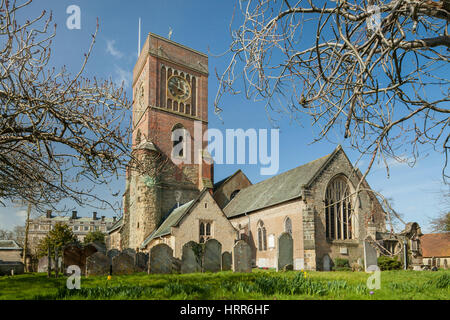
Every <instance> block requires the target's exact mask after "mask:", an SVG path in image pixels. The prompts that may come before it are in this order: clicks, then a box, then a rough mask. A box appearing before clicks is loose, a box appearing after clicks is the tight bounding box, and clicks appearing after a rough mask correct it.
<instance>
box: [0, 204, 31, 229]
mask: <svg viewBox="0 0 450 320" xmlns="http://www.w3.org/2000/svg"><path fill="white" fill-rule="evenodd" d="M26 216H27V211H26V210H23V209H19V208H11V207H1V208H0V229H6V230H13V229H14V227H15V226H19V225H20V226H23V225H25V219H26Z"/></svg>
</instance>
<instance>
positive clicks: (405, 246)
mask: <svg viewBox="0 0 450 320" xmlns="http://www.w3.org/2000/svg"><path fill="white" fill-rule="evenodd" d="M403 251H404V253H403V259H404V261H403V269H404V270H407V269H408V245H407V244H406V241H405V242H403Z"/></svg>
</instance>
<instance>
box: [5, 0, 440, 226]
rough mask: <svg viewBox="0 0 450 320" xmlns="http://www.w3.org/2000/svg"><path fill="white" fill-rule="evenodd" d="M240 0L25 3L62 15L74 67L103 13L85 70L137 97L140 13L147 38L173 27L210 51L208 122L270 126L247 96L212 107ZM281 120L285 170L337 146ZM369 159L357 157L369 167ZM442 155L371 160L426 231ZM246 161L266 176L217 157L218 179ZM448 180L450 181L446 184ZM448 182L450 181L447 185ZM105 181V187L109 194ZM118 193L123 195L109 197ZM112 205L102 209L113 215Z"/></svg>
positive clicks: (31, 10) (34, 10)
mask: <svg viewBox="0 0 450 320" xmlns="http://www.w3.org/2000/svg"><path fill="white" fill-rule="evenodd" d="M73 4H75V5H78V6H79V7H80V9H81V30H69V29H68V28H67V27H66V20H67V18H68V17H69V14H67V13H66V9H67V7H68V6H70V5H73ZM234 4H235V1H231V0H230V1H223V0H184V1H182V0H167V1H153V0H145V1H144V0H133V1H127V2H125V1H118V0H108V1H106V0H104V1H100V0H97V1H92V0H91V1H74V0H69V1H66V0H51V1H50V0H39V1H35V2H34V3H32V5H31V6H29V7H28V8H27V9H26V16H27V18H31V17H34V16H36V15H37V14H38V13H40V12H41V11H42V10H43V9H45V10H47V11H52V13H53V17H54V21H55V22H56V23H57V31H56V33H57V36H56V38H55V40H54V46H53V56H52V64H53V65H55V66H57V67H60V66H63V65H66V66H67V67H68V69H69V71H72V72H76V71H77V70H78V68H79V67H80V66H81V63H82V57H83V56H82V55H83V53H85V52H86V50H87V49H88V46H89V44H90V40H91V36H90V35H91V34H92V33H93V32H94V31H95V26H96V19H97V17H98V18H99V23H100V30H99V33H98V35H97V40H96V44H95V47H94V51H93V54H92V57H91V59H90V61H89V63H88V65H87V69H86V75H88V76H96V77H97V78H112V79H113V80H114V81H116V82H118V83H120V82H122V81H125V84H126V89H127V94H128V97H130V99H131V97H132V90H131V72H132V69H133V66H134V63H135V62H136V59H137V40H138V19H139V17H140V18H141V19H142V42H144V41H145V38H146V34H147V33H148V32H153V33H156V34H159V35H161V36H165V37H166V36H167V35H168V33H169V27H170V28H172V30H173V34H172V40H174V41H176V42H179V43H181V44H183V45H186V46H188V47H191V48H194V49H196V50H199V51H202V52H204V53H207V54H209V55H210V58H209V70H210V77H209V126H210V128H217V129H220V130H223V131H224V130H225V129H227V128H230V129H233V128H243V129H248V128H256V129H260V128H267V129H270V128H271V123H270V122H269V120H268V118H267V115H266V113H265V111H264V109H263V107H264V104H263V103H255V102H252V101H248V100H246V99H245V97H244V96H242V95H238V96H227V97H226V98H225V99H224V100H223V105H222V107H223V112H222V113H221V115H220V118H219V117H217V116H216V115H215V114H214V112H213V111H214V106H213V103H214V98H215V95H216V92H217V86H218V81H217V79H216V77H215V69H216V68H217V70H218V71H221V70H224V67H225V65H226V63H227V62H228V61H227V59H226V58H223V57H218V56H217V55H219V54H220V53H222V52H224V51H225V50H226V48H227V45H228V44H229V42H230V35H229V23H230V21H231V17H232V14H233V10H234ZM273 116H275V117H276V118H277V119H278V122H277V124H278V126H279V128H280V170H279V172H284V171H286V170H289V169H291V168H294V167H296V166H298V165H301V164H304V163H306V162H308V161H312V160H314V159H316V158H319V157H322V156H324V155H326V154H328V153H330V152H332V151H333V150H334V148H335V147H336V144H334V143H328V142H326V141H323V142H319V143H316V144H312V145H311V142H312V134H311V132H312V129H311V127H310V126H309V123H308V120H306V121H304V125H303V126H299V124H298V123H294V122H291V120H290V119H289V117H288V116H283V115H278V114H276V115H273ZM331 134H332V139H333V140H334V142H336V143H341V144H343V145H344V150H345V151H346V152H347V155H348V156H349V158H350V160H352V161H353V162H355V161H356V160H357V159H358V154H356V153H355V152H352V151H351V150H349V149H347V148H345V141H344V139H343V137H341V136H338V135H337V134H334V133H331ZM367 162H368V160H367V159H365V161H364V160H363V161H362V162H361V163H359V164H358V166H360V167H361V168H364V163H367ZM442 166H443V157H442V155H440V154H437V153H435V152H434V151H432V150H431V148H429V147H428V148H427V149H424V150H422V153H421V158H420V159H419V161H418V162H417V164H416V165H415V167H414V168H410V167H408V165H406V164H401V163H396V162H392V163H391V171H390V177H389V178H388V177H387V175H386V171H385V170H384V169H383V167H381V166H377V167H375V168H373V170H372V172H371V173H370V175H369V177H368V182H369V184H370V185H371V187H372V188H373V189H374V190H376V191H380V192H382V193H383V194H384V195H385V196H386V197H388V198H392V199H393V204H394V208H395V209H396V210H397V211H398V212H400V213H402V214H403V216H404V219H405V220H406V221H417V222H419V224H420V225H422V227H423V231H425V232H429V231H430V230H429V229H428V223H429V220H430V219H431V218H433V217H436V216H437V215H438V214H439V213H440V211H441V210H443V209H444V206H443V203H442V193H443V190H444V186H443V184H442V178H441V170H442ZM239 168H241V169H243V171H244V172H245V173H246V174H247V176H248V177H249V178H250V180H251V181H252V182H253V183H256V182H259V181H261V180H263V179H266V178H268V177H267V176H261V175H260V167H259V165H226V164H224V165H216V166H215V170H214V173H215V180H216V181H218V180H221V179H222V178H224V177H226V176H227V175H229V174H232V173H233V172H235V171H236V170H237V169H239ZM124 184H125V183H124V181H123V180H121V181H118V182H117V184H115V185H113V186H112V189H113V190H116V189H117V188H122V189H123V186H124ZM447 188H448V187H447ZM447 190H448V189H447ZM107 191H108V189H106V188H105V190H104V191H103V194H104V196H105V197H110V198H111V196H109V195H108V193H109V192H107ZM111 200H115V201H120V198H119V197H118V198H116V199H111ZM78 211H79V214H81V215H89V214H90V212H91V211H94V210H93V209H91V208H84V209H83V208H80V209H78ZM24 212H25V211H24V209H22V208H18V207H13V206H10V207H5V208H0V228H2V229H5V228H6V229H11V228H12V227H13V226H14V225H16V224H22V223H23V221H24V218H25V215H24ZM112 214H113V213H112V212H109V211H107V212H102V213H100V215H107V216H111V215H112Z"/></svg>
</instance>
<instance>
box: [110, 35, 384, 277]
mask: <svg viewBox="0 0 450 320" xmlns="http://www.w3.org/2000/svg"><path fill="white" fill-rule="evenodd" d="M133 93H134V97H133V98H134V99H133V146H132V152H133V154H134V155H135V157H136V158H137V159H139V160H142V161H143V163H145V164H146V165H145V170H142V171H139V170H137V169H136V168H135V167H132V166H130V169H129V170H127V177H126V190H125V193H124V195H123V207H124V214H123V218H122V219H121V220H120V221H117V223H116V224H114V226H113V227H112V228H111V229H110V230H109V231H108V234H109V237H108V247H109V248H117V249H124V248H133V249H136V250H143V251H148V250H149V249H150V248H151V247H152V246H154V245H156V244H158V243H162V242H163V243H167V244H168V245H169V246H171V247H172V249H173V250H174V255H175V256H176V257H181V247H182V245H183V244H184V243H186V242H188V241H191V240H193V241H196V242H200V243H201V242H204V241H206V240H207V239H208V238H215V239H217V240H218V241H219V242H221V243H222V250H223V251H231V250H232V246H233V244H234V243H235V241H236V240H238V239H245V240H246V241H247V242H248V243H249V244H250V245H251V247H252V249H253V261H254V264H255V265H256V266H259V267H275V266H276V252H277V250H276V249H277V239H278V237H279V236H280V234H281V233H283V232H289V233H291V235H292V237H293V241H294V268H295V269H297V270H298V269H303V268H304V269H311V270H322V269H323V260H324V258H325V257H326V256H328V258H331V260H334V259H335V258H347V259H349V261H350V262H354V261H356V260H357V259H359V258H362V257H363V241H364V240H366V239H367V238H368V237H370V238H372V239H374V240H378V238H377V237H379V235H380V234H383V233H384V232H385V231H386V229H385V216H384V212H383V209H382V207H381V205H380V203H379V202H378V200H377V199H376V197H375V196H374V195H373V193H371V192H367V191H363V192H360V193H359V194H358V195H357V196H356V195H354V191H355V189H356V186H357V185H358V182H359V179H360V178H361V173H360V172H359V171H358V170H357V169H355V168H354V167H353V166H352V164H351V162H350V161H349V159H348V158H347V156H346V154H345V152H344V151H343V149H342V148H341V147H340V146H338V147H337V148H336V149H335V150H334V151H333V152H332V153H330V154H328V155H326V156H324V157H322V158H320V159H317V160H315V161H312V162H310V163H307V164H304V165H302V166H299V167H297V168H294V169H292V170H289V171H287V172H284V173H281V174H279V175H277V176H274V177H271V178H269V179H267V180H264V181H262V182H259V183H257V184H254V185H253V184H252V183H251V181H250V180H249V179H248V178H247V177H246V176H245V174H244V173H243V172H242V171H241V170H238V171H237V172H236V173H234V174H233V175H231V176H230V177H227V178H225V179H223V180H221V181H219V182H217V183H216V184H213V164H212V161H211V159H210V156H209V154H208V153H207V152H205V151H203V150H204V149H205V148H206V142H202V143H200V145H195V141H194V139H193V137H194V136H198V135H200V137H202V136H203V133H204V132H205V131H206V129H207V128H208V57H207V56H206V55H204V54H203V53H200V52H197V51H195V50H192V49H190V48H187V47H185V46H183V45H180V44H178V43H175V42H173V41H170V40H167V39H164V38H162V37H160V36H157V35H154V34H151V33H150V34H149V35H148V37H147V39H146V42H145V44H144V46H143V49H142V52H141V54H140V56H139V59H138V61H137V63H136V66H135V68H134V70H133ZM177 129H182V132H183V134H181V135H177V136H174V135H176V132H177V131H178V130H177ZM187 142H192V143H191V144H189V143H187ZM192 145H193V147H190V146H192ZM196 158H198V159H200V161H197V162H196V161H186V160H192V159H196ZM175 160H180V161H175ZM131 168H133V169H131ZM362 185H363V188H364V189H366V190H370V186H369V185H368V184H367V182H366V181H364V182H363V184H362Z"/></svg>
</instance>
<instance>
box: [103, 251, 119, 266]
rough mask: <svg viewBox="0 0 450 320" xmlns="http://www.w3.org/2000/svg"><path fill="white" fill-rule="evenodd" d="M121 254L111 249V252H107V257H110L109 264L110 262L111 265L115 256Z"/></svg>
mask: <svg viewBox="0 0 450 320" xmlns="http://www.w3.org/2000/svg"><path fill="white" fill-rule="evenodd" d="M119 254H120V251H119V250H117V249H111V250H108V251H107V252H106V255H107V256H108V258H109V262H110V263H112V259H113V258H114V257H115V256H118V255H119Z"/></svg>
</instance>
